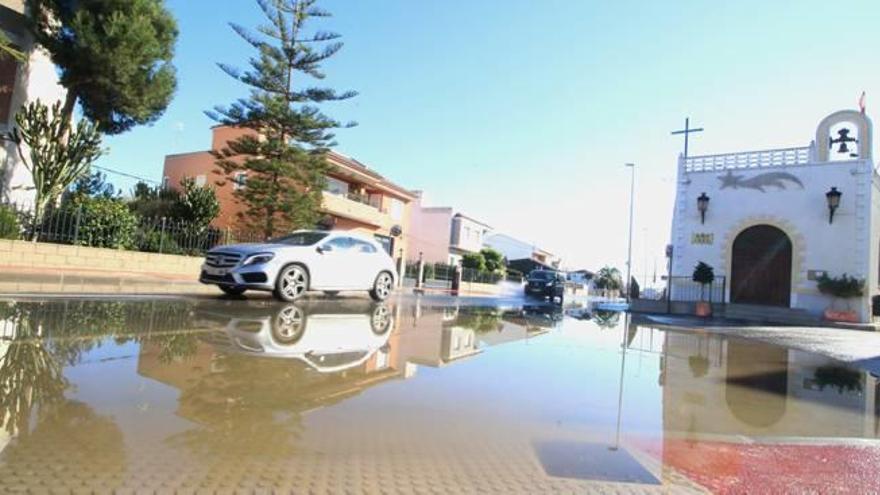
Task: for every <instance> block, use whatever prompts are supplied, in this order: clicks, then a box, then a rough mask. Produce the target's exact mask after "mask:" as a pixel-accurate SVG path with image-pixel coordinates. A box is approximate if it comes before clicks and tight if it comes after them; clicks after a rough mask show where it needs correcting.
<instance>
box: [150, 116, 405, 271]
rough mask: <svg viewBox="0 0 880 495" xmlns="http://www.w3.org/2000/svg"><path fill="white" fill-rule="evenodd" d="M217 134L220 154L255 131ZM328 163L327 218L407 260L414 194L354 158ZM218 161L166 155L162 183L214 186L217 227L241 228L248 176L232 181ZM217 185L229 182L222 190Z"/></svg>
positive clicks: (217, 130)
mask: <svg viewBox="0 0 880 495" xmlns="http://www.w3.org/2000/svg"><path fill="white" fill-rule="evenodd" d="M212 131H213V138H212V140H211V149H212V150H221V149H223V148H224V147H225V146H226V143H227V142H229V141H232V140H235V139H237V138H239V137H240V136H242V135H243V134H246V133H248V132H253V131H250V130H248V129H241V128H234V127H227V126H217V127H214V128H213V129H212ZM327 160H328V163H329V164H330V170H329V172H328V173H327V185H326V187H325V190H324V192H323V195H324V199H323V202H322V205H321V211H322V212H323V213H325V214H326V215H327V219H328V220H329V222H327V223H329V224H330V225H328V226H332V227H333V228H334V229H341V230H355V231H359V232H362V233H367V234H372V235H374V236H375V237H376V239H378V240H379V241H381V242H382V243H383V244H384V245H385V246H386V248H387V249H388V250H389V252H390V253H392V255H393V256H394V258H400V257H402V258H403V259H406V252H407V242H406V238H407V237H408V231H409V226H410V210H411V205H412V203H413V201H414V200H415V199H416V196H415V194H414V193H413V192H412V191H409V190H407V189H405V188H403V187H400V186H398V185H396V184H394V183H393V182H391V181H389V180H388V179H386V178H385V177H383V176H381V175H380V174H378V173H376V172H375V171H373V170H370V169H369V168H367V166H365V165H363V164H362V163H360V162H358V161H357V160H355V159H353V158H349V157H347V156H344V155H342V154H339V153H336V152H333V151H331V152H330V153H329V155H328V158H327ZM215 162H216V160H215V158H214V156H213V155H212V154H211V151H197V152H193V153H181V154H175V155H167V156H166V157H165V168H164V172H163V174H162V175H163V184H164V185H165V186H166V187H173V188H177V187H180V182H181V181H182V180H183V179H184V178H192V179H194V180H195V181H196V184H198V185H206V184H212V185H214V187H215V190H216V192H217V199H218V200H219V201H220V215H219V216H218V218H217V219H216V220H215V221H214V226H215V227H218V228H221V229H222V228H230V229H233V230H235V229H237V228H240V227H242V226H241V225H240V223H239V222H240V219H239V218H238V213H239V212H241V211H243V210H244V206H243V205H241V204H239V203H238V202H237V201H236V199H235V196H234V193H235V190H236V189H238V188H242V187H247V177H246V174H244V173H240V174H239V176H237V177H233V178H231V180H229V179H228V178H226V177H224V176H223V174H222V172H221V171H219V170H218V167H217V165H216V163H215ZM218 182H225V183H224V184H223V185H222V186H221V185H218V184H217V183H218Z"/></svg>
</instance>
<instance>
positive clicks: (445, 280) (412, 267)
mask: <svg viewBox="0 0 880 495" xmlns="http://www.w3.org/2000/svg"><path fill="white" fill-rule="evenodd" d="M418 273H419V264H418V262H410V263H407V264H406V267H405V271H404V277H405V278H409V279H416V278H418ZM454 273H455V265H449V264H446V263H425V267H424V269H423V270H422V282H428V281H433V282H435V285H437V284H436V283H438V282H439V283H440V285H446V286H451V285H452V278H453V276H454ZM510 277H511V278H512V279H514V280H516V279H517V277H518V276H517V274H512V275H510ZM505 279H508V280H509V279H510V278H508V275H506V274H501V273H491V272H487V271H480V270H475V269H473V268H462V269H461V281H462V282H473V283H479V284H497V283H498V282H500V281H502V280H505ZM520 280H521V279H520Z"/></svg>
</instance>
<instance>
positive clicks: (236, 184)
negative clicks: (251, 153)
mask: <svg viewBox="0 0 880 495" xmlns="http://www.w3.org/2000/svg"><path fill="white" fill-rule="evenodd" d="M245 186H247V172H236V174H235V175H234V176H233V178H232V189H235V190H238V189H244V188H245Z"/></svg>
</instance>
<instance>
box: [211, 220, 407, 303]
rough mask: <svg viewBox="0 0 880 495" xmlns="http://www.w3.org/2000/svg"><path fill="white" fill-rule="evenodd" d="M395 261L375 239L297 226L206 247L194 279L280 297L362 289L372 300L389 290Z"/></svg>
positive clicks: (233, 290) (233, 292)
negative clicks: (263, 238)
mask: <svg viewBox="0 0 880 495" xmlns="http://www.w3.org/2000/svg"><path fill="white" fill-rule="evenodd" d="M396 280H397V271H396V270H395V268H394V261H393V260H392V259H391V256H389V255H388V253H387V252H386V251H385V249H384V248H383V247H382V245H381V244H379V242H377V241H376V240H375V239H371V238H369V237H364V236H360V235H358V234H355V233H352V232H346V231H329V232H328V231H316V230H299V231H296V232H294V233H292V234H290V235H286V236H284V237H279V238H277V239H272V240H270V241H268V242H267V243H265V244H235V245H231V246H223V247H218V248H214V249H212V250H210V251H208V254H207V255H206V256H205V263H204V264H203V265H202V273H201V276H200V277H199V281H200V282H202V283H203V284H213V285H216V286H218V287H219V288H220V290H222V291H223V292H225V293H226V294H230V295H239V294H243V293H244V292H245V291H246V290H263V291H272V292H273V293H274V294H275V297H276V298H278V299H280V300H282V301H294V300H296V299H299V298H300V297H301V296H302V295H303V294H305V292H306V291H312V290H320V291H324V292H326V293H328V294H331V295H335V294H337V293H339V292H340V291H353V290H366V291H369V293H370V296H371V297H372V298H373V299H374V300H376V301H384V300H385V299H387V298H388V296H390V295H391V292H392V291H393V290H394V286H395V283H396Z"/></svg>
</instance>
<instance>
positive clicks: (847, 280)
mask: <svg viewBox="0 0 880 495" xmlns="http://www.w3.org/2000/svg"><path fill="white" fill-rule="evenodd" d="M816 282H817V286H818V288H819V292H821V293H822V294H826V295H829V296H833V297H839V298H841V299H849V298H852V297H860V296H861V295H862V294H864V292H865V281H864V280H861V279H858V278H855V277H850V276H848V275H847V274H845V273H844V274H843V275H841V276H840V277H829V276H828V274H827V273H823V274H822V275H821V276H820V277H819V278H818V279H817V280H816Z"/></svg>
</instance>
